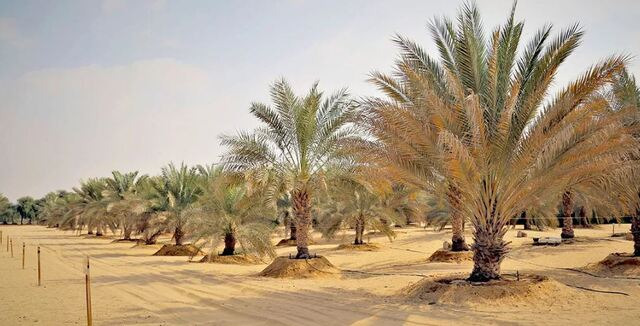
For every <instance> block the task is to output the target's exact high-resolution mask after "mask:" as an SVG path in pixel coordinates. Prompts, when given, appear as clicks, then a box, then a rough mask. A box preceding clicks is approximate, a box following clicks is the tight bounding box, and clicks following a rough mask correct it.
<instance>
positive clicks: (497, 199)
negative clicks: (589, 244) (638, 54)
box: [363, 4, 633, 281]
mask: <svg viewBox="0 0 640 326" xmlns="http://www.w3.org/2000/svg"><path fill="white" fill-rule="evenodd" d="M514 13H515V6H514V7H513V9H512V11H511V14H510V16H509V17H508V19H507V22H506V23H505V24H504V25H502V26H500V27H497V28H496V29H494V31H493V32H492V33H491V34H489V35H488V37H487V36H486V35H485V32H484V30H483V27H482V24H481V19H480V15H479V12H478V9H477V8H476V6H475V5H474V4H466V5H464V6H463V7H462V9H461V10H460V13H459V15H458V17H457V23H454V22H453V21H451V20H449V19H446V18H444V19H436V20H434V21H433V23H432V25H431V31H432V34H433V38H434V40H435V42H436V45H437V48H438V50H439V54H440V58H439V59H435V58H432V57H431V56H429V55H428V54H427V53H426V52H425V51H424V50H423V49H422V48H421V47H420V46H418V45H417V44H415V43H413V42H411V41H409V40H407V39H405V38H403V37H400V36H398V37H397V38H396V43H397V44H398V45H399V47H400V49H401V58H400V60H399V61H398V63H397V66H396V71H395V73H394V75H391V76H390V75H385V74H382V73H374V74H373V75H372V81H373V83H375V84H376V85H377V86H378V87H379V88H380V89H381V90H382V91H383V92H384V93H385V94H386V95H387V98H385V99H377V98H373V99H369V100H368V101H367V102H366V103H365V104H366V107H365V108H366V112H365V114H366V115H367V119H368V124H369V125H370V127H371V131H372V133H373V134H374V136H375V138H376V140H375V141H373V142H372V143H371V144H369V145H368V146H366V147H364V148H363V150H365V151H366V152H367V153H371V154H376V155H377V158H378V159H379V160H380V161H381V162H386V163H387V164H388V165H390V166H391V167H392V168H393V169H394V170H395V172H396V174H397V175H398V176H399V177H401V178H402V179H404V180H406V181H409V182H412V183H414V184H416V185H418V186H421V187H423V188H424V189H426V190H429V191H432V192H438V193H448V196H449V197H453V198H454V199H455V203H456V205H450V206H452V207H450V208H451V209H452V210H455V211H456V212H457V213H458V214H461V215H462V216H464V217H465V218H467V219H468V220H470V222H471V224H472V226H473V237H474V244H473V245H472V250H473V252H474V267H473V271H472V272H471V275H470V277H469V279H470V280H473V281H488V280H492V279H499V278H500V264H501V262H502V260H503V258H504V257H505V254H506V253H507V252H508V248H507V243H506V242H505V241H504V239H503V237H504V234H505V232H506V230H507V225H508V222H509V221H510V220H511V218H512V217H514V216H516V215H517V214H520V213H521V212H522V211H525V210H528V209H532V208H533V209H541V208H543V207H544V206H545V203H548V202H553V201H555V202H557V200H558V199H559V198H560V197H561V195H562V193H564V191H565V189H571V187H572V186H573V185H575V184H579V183H583V182H585V181H586V180H587V179H590V178H597V177H599V176H601V175H603V174H604V172H605V171H606V170H607V168H608V167H610V166H612V165H615V164H617V163H618V162H619V160H622V158H623V157H625V156H626V155H628V153H629V150H630V148H631V146H632V142H633V141H632V137H630V136H629V134H628V132H627V127H626V126H625V125H624V124H623V123H622V122H621V121H622V118H621V117H622V116H624V115H626V114H628V110H620V111H616V112H611V111H610V110H608V107H609V104H608V102H607V101H606V99H604V98H603V96H600V93H599V91H600V90H601V89H602V88H603V87H605V86H606V85H608V84H609V83H610V82H611V81H612V79H613V77H614V76H615V75H616V73H618V72H619V71H621V69H623V68H624V64H625V58H624V57H618V56H614V57H610V58H607V59H605V60H603V61H601V62H600V63H598V64H596V65H593V66H592V67H591V68H589V69H588V70H587V71H586V72H585V73H584V74H583V75H582V76H580V77H579V78H578V79H577V80H575V81H573V82H571V83H570V84H568V85H567V86H566V87H565V88H564V89H561V90H560V91H559V92H558V93H557V94H556V95H555V96H554V97H549V96H547V95H548V93H549V92H550V85H551V84H552V82H553V81H554V78H555V75H556V72H557V69H558V67H559V66H560V65H561V64H562V63H563V62H564V61H565V60H566V58H567V57H568V56H569V55H570V54H571V53H572V52H573V51H574V50H575V48H576V47H577V46H578V44H579V42H580V39H581V38H582V35H583V33H582V31H581V30H580V29H579V27H578V26H572V27H570V28H568V29H566V30H564V31H562V32H561V33H560V34H559V35H558V36H557V37H555V38H553V39H552V38H551V30H552V27H551V26H550V25H549V26H545V27H543V28H542V29H540V30H539V31H538V32H537V33H535V34H534V36H533V38H532V40H531V41H530V42H529V43H528V44H526V45H524V46H519V45H520V36H521V33H522V30H523V26H524V24H523V23H522V22H516V21H515V19H514ZM519 49H520V50H521V52H519ZM451 189H455V191H451ZM456 206H457V207H456Z"/></svg>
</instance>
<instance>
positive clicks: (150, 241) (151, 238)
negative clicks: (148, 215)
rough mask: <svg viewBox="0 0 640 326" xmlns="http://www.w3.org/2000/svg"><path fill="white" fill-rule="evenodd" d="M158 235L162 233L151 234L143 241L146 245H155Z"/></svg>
mask: <svg viewBox="0 0 640 326" xmlns="http://www.w3.org/2000/svg"><path fill="white" fill-rule="evenodd" d="M160 234H162V231H156V232H155V233H152V234H151V235H150V236H148V237H146V238H145V239H144V243H145V244H147V245H152V244H156V242H157V241H158V237H159V236H160Z"/></svg>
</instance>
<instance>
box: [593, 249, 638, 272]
mask: <svg viewBox="0 0 640 326" xmlns="http://www.w3.org/2000/svg"><path fill="white" fill-rule="evenodd" d="M585 270H587V271H590V272H593V273H596V274H601V275H611V276H615V275H623V276H640V257H634V256H633V255H632V254H627V253H613V254H610V255H609V256H607V257H606V258H605V259H603V260H602V261H600V262H598V263H596V264H593V265H589V266H587V267H586V268H585Z"/></svg>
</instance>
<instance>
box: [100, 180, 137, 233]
mask: <svg viewBox="0 0 640 326" xmlns="http://www.w3.org/2000/svg"><path fill="white" fill-rule="evenodd" d="M111 175H112V177H111V178H107V179H106V189H105V193H104V195H105V196H104V197H105V198H104V200H105V201H107V212H105V213H111V214H113V215H115V216H116V218H117V219H118V220H119V223H118V224H119V226H120V227H121V228H122V233H123V240H131V233H133V231H134V228H135V225H136V224H137V222H138V221H137V219H136V218H137V217H139V216H140V213H141V212H139V211H136V210H135V209H134V206H135V205H136V204H137V203H138V197H137V196H136V195H137V192H138V190H139V189H140V186H141V184H142V183H143V182H146V180H147V176H146V175H142V176H139V175H138V171H135V172H129V173H121V172H120V171H113V172H111Z"/></svg>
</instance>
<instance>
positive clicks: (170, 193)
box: [150, 163, 202, 246]
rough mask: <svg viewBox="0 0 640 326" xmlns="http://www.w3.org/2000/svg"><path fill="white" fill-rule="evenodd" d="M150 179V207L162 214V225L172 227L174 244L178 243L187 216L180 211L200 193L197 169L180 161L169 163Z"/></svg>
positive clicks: (164, 227)
mask: <svg viewBox="0 0 640 326" xmlns="http://www.w3.org/2000/svg"><path fill="white" fill-rule="evenodd" d="M151 181H152V182H151V186H152V188H153V191H152V193H151V195H150V197H151V201H152V204H151V209H152V210H153V211H156V212H158V213H157V214H159V215H160V216H161V217H162V222H161V224H162V226H163V229H165V230H171V231H173V239H174V240H175V244H176V246H181V245H182V242H183V239H184V236H185V232H184V231H185V229H184V228H185V225H186V222H187V219H188V216H187V215H185V214H184V211H185V210H186V209H187V208H189V207H190V206H191V205H192V204H193V203H195V202H196V200H197V199H198V196H199V195H200V194H201V193H202V189H201V187H200V185H199V183H198V173H197V169H196V168H193V167H192V168H189V167H187V166H186V165H185V164H184V163H183V164H181V165H180V167H176V166H175V165H174V164H173V163H170V164H169V165H167V166H165V167H163V168H162V171H161V173H160V177H159V178H153V179H151Z"/></svg>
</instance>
